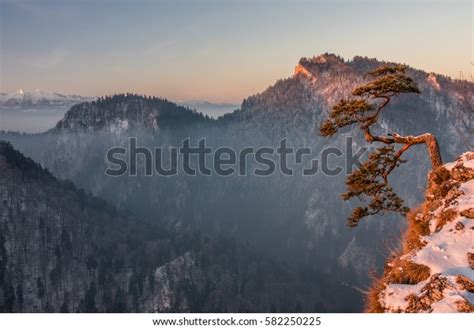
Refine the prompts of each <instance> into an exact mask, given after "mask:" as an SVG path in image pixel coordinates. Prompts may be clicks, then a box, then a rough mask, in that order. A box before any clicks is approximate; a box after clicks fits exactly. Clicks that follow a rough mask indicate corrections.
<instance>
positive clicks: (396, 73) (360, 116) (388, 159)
mask: <svg viewBox="0 0 474 329" xmlns="http://www.w3.org/2000/svg"><path fill="white" fill-rule="evenodd" d="M369 75H370V76H371V77H372V78H373V80H372V81H371V82H369V83H367V84H364V85H362V86H359V87H357V88H356V89H354V90H353V91H352V97H351V98H349V99H342V100H340V101H339V102H338V103H337V104H336V105H335V106H334V107H333V108H332V109H331V111H330V113H329V119H328V120H326V121H325V122H324V123H323V124H322V125H321V127H320V133H321V135H322V136H332V135H334V134H336V133H337V132H338V130H339V129H340V128H343V127H346V126H352V125H354V124H357V125H358V127H359V128H360V130H362V132H363V134H364V138H365V140H366V141H367V142H368V143H371V144H372V143H375V142H376V143H381V144H382V146H380V147H378V148H377V149H376V150H375V151H374V152H372V153H371V154H370V155H369V157H368V159H367V161H366V162H365V163H363V165H362V166H361V167H360V168H358V169H357V170H356V171H354V172H353V173H352V174H351V175H350V176H349V177H348V178H347V181H346V185H347V192H346V193H344V194H343V195H342V198H343V199H344V200H349V199H351V198H353V197H357V198H359V199H360V200H366V199H368V204H367V205H365V206H358V207H356V208H355V209H354V211H353V212H352V215H351V216H350V217H349V218H348V225H349V226H351V227H353V226H356V225H357V224H358V223H359V221H360V219H361V218H363V217H365V216H369V215H375V214H383V213H384V212H385V211H395V212H400V213H403V214H405V213H406V212H407V211H408V210H409V209H408V208H407V207H406V206H404V202H403V199H401V198H400V197H399V196H398V195H397V194H396V193H395V192H394V191H393V189H392V187H391V186H390V184H389V181H388V176H389V175H390V173H391V172H392V171H393V170H394V169H395V168H396V167H398V166H399V165H400V164H401V163H403V162H405V161H404V160H402V158H401V157H402V155H403V153H404V152H406V151H407V150H408V149H410V147H412V146H413V145H417V144H425V145H426V146H427V149H428V153H429V157H430V160H431V165H432V167H433V169H434V168H437V167H439V166H441V165H442V160H441V154H440V151H439V146H438V142H437V140H436V138H435V136H433V135H432V134H429V133H425V134H422V135H418V136H401V135H399V134H397V133H395V132H393V133H391V134H387V135H375V134H373V132H372V131H371V128H372V126H373V125H375V124H376V123H377V121H378V119H379V117H380V115H381V112H382V110H385V109H387V106H388V105H389V103H390V101H391V100H392V99H393V98H394V97H397V96H399V95H400V94H410V93H414V94H419V93H420V90H419V89H418V87H417V85H416V83H415V82H414V81H413V80H412V79H411V78H410V77H409V76H408V75H407V74H406V72H405V66H402V65H396V66H390V65H383V66H381V67H379V68H377V69H375V70H373V71H371V72H370V73H369ZM392 110H393V109H392Z"/></svg>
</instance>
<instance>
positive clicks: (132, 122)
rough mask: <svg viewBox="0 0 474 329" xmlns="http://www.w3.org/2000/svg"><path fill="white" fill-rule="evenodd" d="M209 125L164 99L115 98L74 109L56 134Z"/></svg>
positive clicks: (204, 119)
mask: <svg viewBox="0 0 474 329" xmlns="http://www.w3.org/2000/svg"><path fill="white" fill-rule="evenodd" d="M209 121H211V119H209V118H206V117H204V115H202V114H201V113H197V112H196V111H195V110H190V109H189V108H186V107H183V106H180V105H177V104H175V103H173V102H170V101H168V100H166V99H164V98H158V97H147V96H142V95H137V94H116V95H113V96H107V97H101V98H99V99H97V100H96V101H92V102H87V103H81V104H76V105H74V106H73V107H71V109H70V110H69V111H67V112H66V114H65V115H64V118H63V119H61V120H60V121H59V122H58V124H57V125H56V127H55V128H54V129H53V131H55V132H59V131H107V132H111V133H122V132H124V131H128V130H133V129H138V130H142V129H145V130H152V131H155V130H158V129H160V128H163V127H167V128H171V127H175V126H180V125H190V124H195V123H205V122H209Z"/></svg>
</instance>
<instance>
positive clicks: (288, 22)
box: [0, 0, 474, 103]
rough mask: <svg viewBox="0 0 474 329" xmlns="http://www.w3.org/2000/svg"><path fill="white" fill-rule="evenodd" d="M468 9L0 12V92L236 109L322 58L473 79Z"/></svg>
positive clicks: (188, 3)
mask: <svg viewBox="0 0 474 329" xmlns="http://www.w3.org/2000/svg"><path fill="white" fill-rule="evenodd" d="M472 20H473V5H472V1H450V0H445V1H439V2H431V1H427V0H418V1H416V0H412V1H385V0H381V1H380V0H379V1H375V0H366V1H360V0H352V1H338V0H333V1H329V0H326V1H298V0H294V1H290V0H287V1H279V0H253V1H250V0H239V1H232V0H212V1H211V0H173V1H171V0H170V1H159V0H158V1H145V0H138V1H131V0H129V1H123V0H116V1H112V0H95V1H85V0H61V1H59V0H37V1H31V0H30V1H14V0H0V91H2V92H13V91H15V90H17V89H20V88H21V89H23V90H34V89H37V88H38V89H41V90H46V91H54V92H60V93H65V94H81V95H84V96H100V95H106V94H112V93H119V92H136V93H140V94H146V95H154V96H161V97H166V98H168V99H171V100H175V101H185V100H208V101H212V102H229V103H240V102H241V101H242V99H244V98H245V97H248V96H250V95H252V94H255V93H258V92H261V91H263V90H264V89H265V88H266V87H268V86H269V85H272V84H273V83H275V81H276V80H278V79H281V78H285V77H288V76H290V75H291V74H292V72H293V69H294V67H295V65H296V64H297V62H298V60H299V59H300V58H301V57H312V56H314V55H318V54H322V53H325V52H329V53H335V54H338V55H340V56H342V57H344V58H345V59H351V58H353V57H354V56H356V55H361V56H368V57H375V58H378V59H381V60H386V61H394V62H400V63H406V64H408V65H411V66H414V67H416V68H420V69H423V70H426V71H429V72H436V73H441V74H445V75H449V76H451V77H454V78H459V77H460V72H462V74H463V76H464V78H466V79H470V78H471V76H472V72H473V70H472V69H473V65H472V64H471V63H472V62H474V59H473V56H472V54H473V41H472V39H473V38H472V37H473V35H472V34H473V31H472Z"/></svg>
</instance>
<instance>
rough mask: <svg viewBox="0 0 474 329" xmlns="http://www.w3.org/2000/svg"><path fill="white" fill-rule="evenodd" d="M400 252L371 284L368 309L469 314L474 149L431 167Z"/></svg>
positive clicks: (473, 302) (473, 296)
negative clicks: (438, 165)
mask: <svg viewBox="0 0 474 329" xmlns="http://www.w3.org/2000/svg"><path fill="white" fill-rule="evenodd" d="M402 244H403V248H402V250H401V252H399V253H398V254H396V255H394V256H393V257H392V259H390V260H389V262H388V263H387V265H386V268H385V273H384V275H383V277H382V278H381V279H380V280H377V281H376V283H375V285H374V287H373V288H372V291H371V294H370V298H369V303H368V311H372V312H408V313H419V312H474V152H467V153H464V154H463V155H462V156H460V157H459V158H458V159H457V160H456V161H455V162H453V163H449V164H446V165H444V166H443V167H440V168H438V169H436V170H434V171H432V172H431V173H430V175H429V179H428V188H427V192H426V201H425V202H424V203H423V204H422V205H421V206H420V207H419V208H418V209H417V210H415V211H413V212H412V213H410V214H409V216H408V229H407V231H406V233H405V234H404V237H403V241H402Z"/></svg>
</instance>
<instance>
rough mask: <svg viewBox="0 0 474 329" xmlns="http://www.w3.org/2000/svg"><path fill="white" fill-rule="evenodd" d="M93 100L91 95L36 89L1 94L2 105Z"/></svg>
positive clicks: (59, 103)
mask: <svg viewBox="0 0 474 329" xmlns="http://www.w3.org/2000/svg"><path fill="white" fill-rule="evenodd" d="M90 100H93V98H91V97H82V96H77V95H63V94H59V93H55V92H48V91H43V90H40V89H35V90H33V91H23V89H18V90H17V91H15V92H12V93H2V94H0V105H4V106H9V105H14V106H17V105H36V104H44V105H48V104H51V105H63V104H72V103H79V102H85V101H90Z"/></svg>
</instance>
